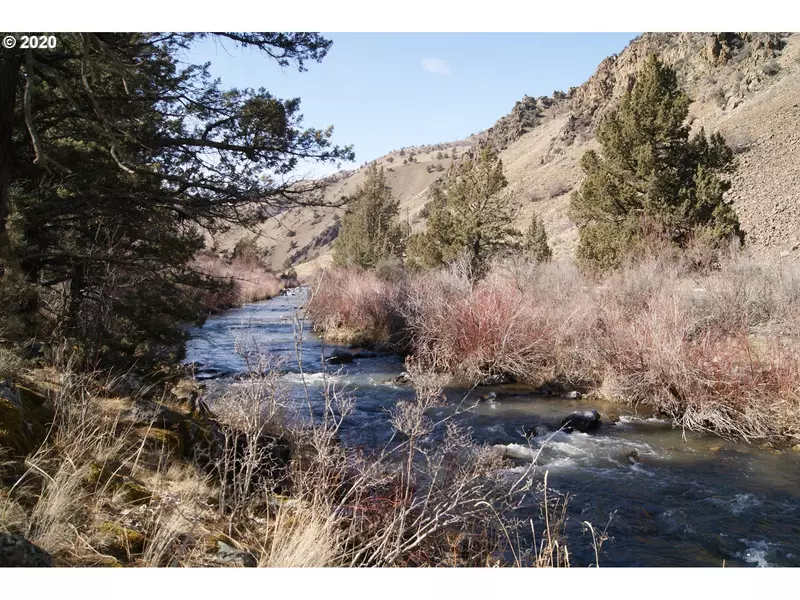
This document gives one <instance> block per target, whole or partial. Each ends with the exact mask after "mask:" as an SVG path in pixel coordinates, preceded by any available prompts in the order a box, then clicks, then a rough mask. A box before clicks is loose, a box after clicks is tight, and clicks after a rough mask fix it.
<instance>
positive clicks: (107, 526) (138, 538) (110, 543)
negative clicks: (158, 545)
mask: <svg viewBox="0 0 800 600" xmlns="http://www.w3.org/2000/svg"><path fill="white" fill-rule="evenodd" d="M100 533H101V535H102V537H103V540H102V543H103V546H104V547H105V548H108V549H110V550H118V551H123V552H125V553H126V554H140V553H141V552H142V550H144V544H145V536H144V534H143V533H140V532H138V531H135V530H133V529H128V528H127V527H123V526H122V525H119V524H117V523H102V524H101V525H100Z"/></svg>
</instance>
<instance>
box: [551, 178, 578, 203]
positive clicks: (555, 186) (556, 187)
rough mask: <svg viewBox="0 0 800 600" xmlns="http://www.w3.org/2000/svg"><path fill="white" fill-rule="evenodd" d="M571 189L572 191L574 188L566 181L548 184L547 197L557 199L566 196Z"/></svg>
mask: <svg viewBox="0 0 800 600" xmlns="http://www.w3.org/2000/svg"><path fill="white" fill-rule="evenodd" d="M570 189H572V187H571V186H570V185H569V184H568V183H567V182H566V181H563V180H561V179H559V180H556V181H553V182H551V183H549V184H548V186H547V195H548V196H549V197H550V198H551V199H552V198H557V197H559V196H563V195H564V194H566V193H567V192H568V191H570Z"/></svg>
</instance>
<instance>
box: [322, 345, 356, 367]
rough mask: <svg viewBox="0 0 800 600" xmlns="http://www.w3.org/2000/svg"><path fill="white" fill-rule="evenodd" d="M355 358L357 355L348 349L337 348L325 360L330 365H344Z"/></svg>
mask: <svg viewBox="0 0 800 600" xmlns="http://www.w3.org/2000/svg"><path fill="white" fill-rule="evenodd" d="M354 358H355V356H353V355H352V354H351V353H350V352H348V351H347V350H340V349H338V348H337V349H336V350H334V351H333V352H331V355H330V356H329V357H328V358H326V359H325V362H327V363H328V364H329V365H344V364H347V363H351V362H353V359H354Z"/></svg>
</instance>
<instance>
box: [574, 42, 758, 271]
mask: <svg viewBox="0 0 800 600" xmlns="http://www.w3.org/2000/svg"><path fill="white" fill-rule="evenodd" d="M689 103H690V100H689V97H688V96H687V95H686V94H685V93H684V92H683V90H682V89H681V88H680V86H679V85H678V81H677V77H676V75H675V72H674V71H673V70H672V69H670V68H669V67H667V66H666V65H664V64H663V63H662V62H661V61H660V60H658V58H657V57H656V56H654V55H651V56H649V57H648V58H647V60H646V62H645V64H644V66H643V67H642V69H641V70H640V72H639V73H638V74H637V76H636V81H635V83H634V85H633V88H632V90H630V91H629V92H627V93H626V94H625V95H624V96H623V98H622V101H621V102H620V105H619V108H617V109H616V110H613V111H612V112H610V113H609V114H608V115H607V116H606V117H604V118H603V119H602V120H601V121H600V123H599V125H598V127H597V139H598V141H599V142H600V144H601V147H602V150H601V153H600V154H598V153H597V152H595V151H594V150H589V151H588V152H586V154H585V155H584V156H583V158H582V160H581V168H582V170H583V173H584V175H585V177H584V180H583V183H582V184H581V186H580V188H579V189H578V190H577V191H576V192H574V193H573V195H572V198H571V203H570V216H571V218H572V219H573V220H574V221H575V223H576V224H577V225H578V230H579V233H580V242H579V245H578V250H577V257H578V259H579V261H581V262H582V263H584V264H585V265H591V266H596V267H600V268H608V267H614V266H616V265H618V264H619V263H620V261H621V260H622V259H623V258H624V257H625V256H626V255H629V254H630V253H631V252H633V251H634V250H635V249H636V248H637V247H639V245H640V242H641V241H642V237H643V236H644V235H645V232H647V231H651V232H652V231H657V232H658V234H659V236H661V237H663V238H664V239H666V240H667V241H669V242H670V243H672V244H675V245H677V246H678V247H684V246H685V245H686V244H687V243H688V242H689V241H690V240H691V239H692V238H694V237H698V236H699V237H702V238H704V239H706V240H707V241H709V242H711V243H720V242H721V241H723V240H727V239H729V238H731V237H738V238H740V239H743V233H742V231H741V229H740V227H739V221H738V218H737V216H736V213H735V212H734V209H733V207H732V206H731V204H730V202H728V201H726V200H725V199H724V193H725V192H726V191H727V190H728V189H729V188H730V183H729V181H728V180H727V179H726V178H725V176H726V175H727V174H729V173H731V172H732V170H733V169H734V160H733V153H732V152H731V150H730V149H729V148H728V147H727V146H726V144H725V141H724V139H723V138H722V136H721V135H719V134H718V133H715V134H713V135H711V136H710V137H706V135H705V132H704V131H702V130H701V131H700V132H699V133H698V134H697V135H696V136H694V137H690V134H689V126H688V125H687V123H686V117H687V115H688V110H689Z"/></svg>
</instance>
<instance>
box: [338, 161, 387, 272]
mask: <svg viewBox="0 0 800 600" xmlns="http://www.w3.org/2000/svg"><path fill="white" fill-rule="evenodd" d="M399 209H400V201H399V200H395V199H394V198H393V197H392V189H391V188H390V187H389V185H388V184H387V183H386V176H385V175H384V172H383V167H381V168H380V169H379V168H378V167H377V166H375V164H372V165H370V166H369V168H368V170H367V178H366V180H365V181H364V185H363V186H361V187H360V188H358V190H357V191H356V193H355V194H354V195H353V197H352V198H351V199H350V207H349V208H348V210H347V212H345V215H344V218H343V219H342V227H341V229H340V230H339V237H338V238H337V239H336V241H335V242H334V252H333V260H334V262H335V263H336V264H337V265H339V266H343V267H349V266H357V267H361V268H363V269H371V268H374V267H375V266H376V265H377V264H378V263H379V262H380V261H382V260H384V259H386V258H390V257H393V256H395V257H397V256H400V254H401V252H402V238H403V235H402V232H401V228H400V225H399V223H398V213H399Z"/></svg>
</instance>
